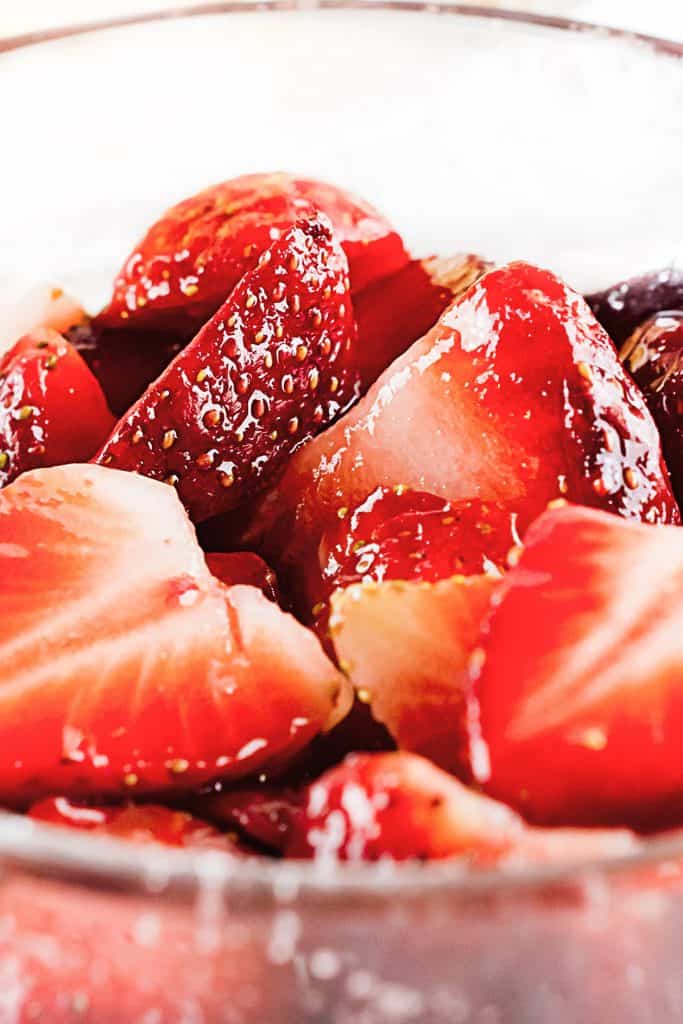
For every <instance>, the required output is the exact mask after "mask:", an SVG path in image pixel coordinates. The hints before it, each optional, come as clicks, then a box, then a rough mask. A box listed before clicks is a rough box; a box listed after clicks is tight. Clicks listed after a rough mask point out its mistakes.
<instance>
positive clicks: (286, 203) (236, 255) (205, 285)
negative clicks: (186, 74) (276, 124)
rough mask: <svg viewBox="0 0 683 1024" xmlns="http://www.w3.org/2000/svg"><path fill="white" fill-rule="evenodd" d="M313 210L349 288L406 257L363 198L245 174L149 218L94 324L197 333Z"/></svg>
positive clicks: (282, 177)
mask: <svg viewBox="0 0 683 1024" xmlns="http://www.w3.org/2000/svg"><path fill="white" fill-rule="evenodd" d="M316 211H320V212H322V213H324V214H325V215H326V216H327V217H329V218H330V221H331V222H332V226H333V228H334V231H335V235H336V236H337V238H338V239H339V241H340V242H341V243H342V245H343V246H344V249H345V251H346V255H347V257H348V261H349V271H350V275H351V282H352V287H353V290H354V291H358V290H360V289H362V288H365V287H366V286H367V285H368V284H369V283H370V282H372V281H373V280H375V279H377V278H380V277H384V276H385V275H387V274H391V273H393V272H394V271H395V270H398V268H399V267H401V266H402V265H403V264H404V263H406V262H407V261H408V256H407V254H406V252H405V249H404V247H403V243H402V241H401V239H400V237H399V236H398V235H397V233H396V232H395V231H394V230H393V228H392V227H391V226H390V225H389V224H388V223H387V221H386V220H385V219H384V217H382V216H381V214H379V213H378V212H377V210H375V209H374V208H373V207H372V206H370V205H369V203H366V202H364V201H363V200H361V199H358V198H357V197H355V196H352V195H350V194H349V193H348V192H345V191H343V190H342V189H340V188H337V187H336V186H334V185H329V184H327V183H325V182H320V181H312V180H310V179H306V178H297V177H294V176H292V175H291V174H285V173H275V174H248V175H244V176H243V177H240V178H233V179H231V180H230V181H226V182H223V183H221V184H220V185H214V186H212V187H211V188H207V189H205V190H204V191H202V192H199V193H198V194H197V195H195V196H192V197H191V198H189V199H185V200H183V201H182V202H180V203H178V204H177V206H174V207H172V208H171V209H170V210H168V211H167V212H166V213H165V214H164V215H163V216H162V217H161V218H160V220H158V221H157V222H156V223H155V224H153V225H152V227H151V228H150V229H149V231H148V232H147V234H146V235H145V237H144V238H143V239H142V240H141V241H140V242H139V243H138V245H137V246H136V247H135V249H134V250H133V252H132V253H131V254H130V256H129V257H128V258H127V260H126V262H125V263H124V265H123V267H122V268H121V271H120V272H119V275H118V277H117V278H116V281H115V283H114V292H113V295H112V298H111V301H110V303H109V305H108V306H107V308H106V309H105V310H103V312H102V313H101V314H100V315H99V317H98V318H97V321H98V323H100V324H103V325H105V324H106V325H107V326H110V327H111V326H114V325H116V324H122V323H123V324H126V325H132V324H136V323H137V324H146V325H149V326H155V327H169V326H171V327H173V328H174V329H178V328H180V329H185V328H186V327H187V325H188V323H189V324H194V325H195V329H196V328H197V327H198V326H199V325H200V324H202V323H203V322H204V321H205V320H207V319H208V318H209V317H210V316H212V315H213V313H215V311H216V310H217V309H218V307H219V306H220V305H221V304H222V303H223V302H224V301H225V298H226V296H227V295H229V294H230V292H231V291H232V290H233V288H234V287H235V286H236V284H237V282H238V281H239V280H240V279H241V278H242V277H243V276H244V274H245V273H247V272H248V271H250V270H251V269H252V268H253V267H254V265H255V263H256V261H257V259H258V257H259V255H260V254H261V253H262V252H263V251H264V250H265V249H267V248H268V246H269V245H270V244H271V243H272V241H273V240H274V239H276V238H278V237H279V235H280V234H281V233H283V232H285V231H287V230H288V229H289V228H291V227H292V225H293V224H294V223H295V222H296V221H297V220H299V219H300V218H301V217H302V216H309V215H311V214H313V213H315V212H316Z"/></svg>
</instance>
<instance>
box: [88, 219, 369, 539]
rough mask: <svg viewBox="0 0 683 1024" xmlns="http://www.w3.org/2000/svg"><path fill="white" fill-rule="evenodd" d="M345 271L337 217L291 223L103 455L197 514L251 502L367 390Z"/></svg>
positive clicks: (101, 457) (106, 462)
mask: <svg viewBox="0 0 683 1024" xmlns="http://www.w3.org/2000/svg"><path fill="white" fill-rule="evenodd" d="M346 272H347V263H346V258H345V256H344V254H343V252H342V251H341V249H340V248H339V246H338V245H337V243H336V242H335V241H334V239H333V236H332V232H331V229H330V226H329V221H327V219H326V218H322V217H319V216H316V217H313V218H311V219H309V220H304V221H301V222H300V223H299V224H297V226H296V227H294V228H291V229H290V230H288V231H286V232H285V233H284V234H283V235H282V237H281V238H280V239H278V241H276V242H274V243H273V245H272V246H271V247H270V248H269V249H266V250H265V252H264V253H263V254H262V255H261V258H260V259H259V262H258V265H257V266H256V267H255V268H254V269H253V270H252V271H251V272H250V273H248V274H246V275H245V277H244V278H243V279H242V280H241V281H240V283H239V284H238V285H237V287H236V288H235V290H234V292H233V293H232V295H231V296H230V297H229V298H228V300H227V301H226V302H225V303H224V304H223V305H222V306H221V308H220V309H219V310H218V312H217V313H216V314H215V316H214V317H213V318H212V319H211V320H209V322H208V323H207V324H205V326H204V327H203V328H202V329H201V331H200V332H199V334H198V335H197V336H196V338H195V339H194V340H193V341H192V342H191V343H190V344H189V345H188V346H187V348H186V349H184V351H183V352H181V353H180V355H179V356H178V357H177V358H176V359H175V360H174V361H173V362H172V363H171V365H170V366H169V367H168V369H166V370H165V372H164V373H163V374H162V375H161V377H159V378H158V380H156V381H155V383H154V384H153V385H152V386H151V387H150V388H149V389H148V390H147V391H146V392H145V394H144V395H143V396H142V398H141V399H140V401H139V402H138V403H137V404H136V405H135V406H133V408H132V409H131V410H130V411H129V412H128V413H127V414H126V416H124V418H123V419H122V420H121V421H120V422H119V423H118V425H117V427H116V429H115V430H114V433H113V434H112V436H111V438H110V439H109V441H108V442H107V443H106V444H105V446H104V447H103V449H102V451H101V452H100V454H99V456H98V461H99V462H101V463H103V464H104V465H111V466H112V467H113V468H116V469H128V470H134V471H135V472H137V473H143V474H144V475H146V476H151V477H153V478H155V479H158V480H165V481H166V482H168V483H171V484H173V485H174V486H175V487H177V490H178V493H179V495H180V497H181V499H182V501H183V503H184V504H185V506H186V508H187V509H188V511H189V512H190V514H191V516H192V518H193V519H195V520H197V521H199V520H202V519H207V518H209V517H210V516H213V515H217V514H218V513H220V512H223V511H226V510H227V509H230V508H234V507H235V506H237V505H239V504H241V503H242V502H244V501H245V500H246V498H248V497H250V496H251V495H252V494H254V492H255V491H257V490H258V489H259V488H262V487H263V486H264V484H266V483H267V482H268V481H269V479H271V478H272V477H273V475H274V474H275V473H277V471H278V470H279V469H280V468H281V466H282V465H283V463H284V461H285V460H286V459H287V456H288V455H289V454H290V453H291V452H292V451H294V450H295V449H296V448H297V447H299V446H300V445H301V444H302V442H304V441H306V440H307V439H308V438H310V437H312V436H313V435H314V434H315V433H317V432H318V430H320V429H321V427H323V426H324V425H325V424H326V423H329V421H330V420H331V419H333V418H334V417H335V416H336V415H337V414H338V413H339V412H340V410H342V409H343V408H344V406H345V405H347V404H348V403H349V401H350V400H352V398H353V396H354V394H355V392H356V387H357V374H356V372H355V369H354V351H353V349H354V341H355V322H354V319H353V313H352V310H351V301H350V298H349V292H348V277H347V274H346Z"/></svg>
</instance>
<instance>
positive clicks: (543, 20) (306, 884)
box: [0, 0, 683, 906]
mask: <svg viewBox="0 0 683 1024" xmlns="http://www.w3.org/2000/svg"><path fill="white" fill-rule="evenodd" d="M310 10H323V11H338V10H346V11H356V12H357V11H361V10H372V11H390V12H403V13H410V14H420V13H429V14H439V15H441V14H443V15H454V16H457V17H460V18H463V19H466V18H475V19H488V20H490V21H492V22H498V23H508V24H510V23H512V24H520V25H525V26H530V27H540V28H546V29H549V30H561V31H571V32H578V33H586V34H590V35H593V36H595V37H596V38H603V39H618V40H621V41H623V42H626V43H635V44H641V45H642V44H645V45H646V46H649V47H650V48H651V49H652V50H653V51H654V52H655V53H656V54H658V55H660V56H670V57H674V58H683V42H676V41H674V40H671V39H665V38H662V37H659V36H653V35H648V34H646V33H641V32H633V31H629V30H625V29H619V28H615V27H611V26H603V25H596V24H594V23H592V22H587V21H582V20H575V19H569V18H563V17H559V16H554V15H546V14H537V13H533V12H526V11H520V10H506V9H502V8H493V7H490V6H486V5H479V4H467V3H449V2H442V0H222V2H213V3H200V4H194V5H192V6H187V5H175V6H172V7H167V8H163V9H161V10H159V11H155V12H148V13H143V14H137V15H135V14H131V15H122V16H119V17H113V18H107V19H103V20H93V21H88V22H79V23H75V24H72V25H67V26H62V27H59V28H49V29H43V30H40V31H35V32H28V33H24V34H21V35H15V36H9V37H7V38H5V39H0V55H2V54H5V53H10V52H13V51H16V50H20V49H23V48H27V47H32V46H35V45H37V44H42V43H50V42H53V41H59V40H63V39H66V38H69V37H72V36H80V35H85V34H88V33H92V32H101V31H107V30H110V29H119V28H126V27H132V26H137V25H143V24H149V23H154V22H160V21H168V20H175V19H178V20H180V19H186V18H195V17H202V16H204V15H216V14H221V15H228V14H233V13H266V12H282V11H290V12H297V11H310ZM681 859H683V829H681V830H678V831H675V832H669V833H663V834H661V835H659V836H655V837H652V838H648V839H645V840H644V841H643V843H642V845H641V846H639V847H638V848H637V849H636V850H634V851H632V852H628V853H623V854H619V855H611V856H608V857H601V858H594V859H591V860H580V861H578V860H568V861H566V862H563V863H561V864H553V865H542V866H539V865H519V866H511V867H505V868H491V869H484V870H477V871H472V870H471V869H468V868H467V866H466V865H465V864H464V863H463V861H462V860H456V859H454V860H451V861H434V862H431V863H429V864H417V863H415V862H405V863H393V862H384V863H382V862H380V863H374V864H373V863H362V864H344V863H341V864H340V863H335V864H330V863H319V862H315V861H294V860H277V859H271V858H265V857H253V858H242V857H232V856H230V855H229V854H226V853H224V852H221V851H215V850H208V849H206V850H190V849H172V848H169V847H163V846H159V845H156V844H150V845H139V846H138V847H137V848H136V850H135V856H131V844H130V842H127V841H125V840H122V839H115V838H110V837H104V836H99V835H93V834H92V833H89V832H76V831H71V830H68V829H65V828H64V829H63V828H59V827H55V826H54V825H50V824H46V823H43V822H39V821H35V820H32V819H30V818H27V817H26V816H24V815H19V814H13V813H11V812H9V811H2V810H0V872H3V873H4V872H5V871H6V870H7V869H9V870H10V871H11V870H13V869H18V870H19V871H22V870H23V871H29V872H31V873H32V874H33V875H35V876H39V877H44V878H48V879H57V880H59V881H63V882H67V883H69V882H71V883H78V884H84V885H89V886H95V887H98V888H108V889H111V890H115V891H117V892H118V891H124V892H131V893H141V894H146V895H151V894H160V893H162V892H163V893H164V894H166V893H167V892H168V893H173V894H176V895H180V896H185V897H186V896H188V895H190V896H192V895H194V896H196V895H197V893H201V892H203V891H205V890H210V891H215V892H217V893H220V894H223V895H225V896H231V897H232V896H236V897H238V898H239V899H240V903H242V902H244V901H246V902H247V903H249V904H256V905H264V904H265V905H272V904H277V905H280V904H283V905H286V904H290V903H292V902H293V901H296V904H297V906H299V905H301V904H306V903H310V902H313V903H320V902H325V903H328V902H332V903H343V904H344V905H346V906H349V905H351V904H353V903H356V902H359V901H360V902H363V903H366V902H369V901H380V902H382V901H385V900H387V899H388V898H390V897H392V896H396V895H400V896H401V899H402V900H405V899H413V898H414V899H420V900H424V899H425V898H431V897H433V898H435V899H437V900H443V899H444V898H445V897H446V896H451V897H452V896H455V897H458V898H462V899H466V898H474V899H480V898H482V897H485V896H508V895H510V896H512V895H514V894H516V893H517V894H519V893H527V894H528V893H529V892H532V893H533V892H542V891H543V890H547V888H548V887H549V886H551V887H553V889H557V887H558V886H559V887H560V888H564V889H566V890H570V889H571V890H575V889H576V887H577V886H579V887H582V886H584V885H586V884H587V883H589V882H590V881H593V880H595V879H603V880H604V881H607V880H608V879H610V878H614V877H615V876H620V875H626V874H629V873H632V872H634V871H635V872H638V871H641V870H645V871H647V870H648V869H652V868H662V867H665V866H666V865H667V863H670V862H672V861H678V860H681Z"/></svg>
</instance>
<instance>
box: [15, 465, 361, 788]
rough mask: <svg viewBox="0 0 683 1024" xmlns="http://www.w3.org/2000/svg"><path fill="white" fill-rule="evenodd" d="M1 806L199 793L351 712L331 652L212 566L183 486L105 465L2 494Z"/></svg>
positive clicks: (40, 474)
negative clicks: (181, 495)
mask: <svg viewBox="0 0 683 1024" xmlns="http://www.w3.org/2000/svg"><path fill="white" fill-rule="evenodd" d="M0 620H1V621H2V635H1V637H0V664H1V665H2V681H1V683H0V749H1V750H2V758H1V760H0V800H1V801H4V802H5V803H9V804H12V805H16V804H20V803H22V802H24V801H27V800H30V799H36V798H39V797H40V796H41V795H47V794H50V793H55V792H57V793H63V794H65V795H67V796H89V795H100V796H104V795H108V794H120V793H122V792H126V791H128V793H129V794H130V793H131V792H132V791H135V792H154V791H162V790H168V789H177V788H179V787H183V788H189V787H191V786H194V785H198V784H202V783H203V782H205V781H208V780H210V779H212V778H216V777H218V776H220V777H224V778H231V777H242V776H247V775H250V774H252V773H253V772H255V771H258V770H260V768H261V766H262V765H264V764H267V763H268V762H269V761H270V760H271V759H274V758H278V759H279V760H283V759H285V758H286V757H287V756H291V755H292V754H294V753H295V752H296V751H298V750H299V749H301V748H302V747H303V746H305V745H306V743H307V742H308V741H309V740H310V739H311V737H312V736H314V735H315V734H316V733H317V732H319V731H320V730H321V729H323V728H328V727H331V726H332V725H333V724H334V723H335V721H337V720H338V719H339V717H340V716H341V715H343V714H344V713H345V712H346V711H347V710H348V705H349V699H348V686H347V685H346V684H345V681H344V680H343V678H342V677H341V676H340V674H339V673H338V672H337V671H336V670H335V669H334V667H333V665H332V664H331V663H330V662H329V660H328V659H327V658H326V657H325V656H324V654H323V652H322V651H321V649H320V646H319V644H318V641H317V640H316V639H315V637H314V636H313V635H312V634H311V633H309V632H308V631H307V630H306V629H304V627H303V626H301V625H299V623H298V622H296V620H295V619H293V618H292V617H291V616H289V615H285V614H284V613H283V612H282V611H280V609H279V608H278V607H277V605H275V604H273V602H272V601H268V600H267V599H266V598H265V597H264V596H263V594H261V593H260V591H258V590H257V589H256V588H255V587H249V586H235V587H224V586H223V585H222V584H221V583H220V582H219V581H218V580H216V579H215V578H214V577H213V576H212V575H211V573H210V572H209V570H208V568H207V566H206V563H205V561H204V557H203V555H202V552H201V550H200V548H199V546H198V544H197V542H196V538H195V536H194V531H193V530H192V527H191V525H190V523H189V522H188V520H187V518H186V516H185V514H184V512H183V509H182V506H181V505H180V503H179V502H178V500H177V498H176V495H175V494H174V491H173V489H172V488H169V487H166V486H164V485H163V484H158V483H155V482H153V481H151V480H146V479H145V478H144V477H140V476H137V475H135V474H133V473H118V472H115V471H113V470H108V469H103V468H102V467H100V466H65V467H60V468H56V469H47V470H36V471H34V472H32V473H27V474H24V475H23V476H22V477H20V479H19V480H16V481H15V482H14V483H13V484H10V486H9V487H7V488H5V490H3V491H1V492H0Z"/></svg>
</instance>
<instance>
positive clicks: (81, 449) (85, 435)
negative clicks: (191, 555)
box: [0, 328, 114, 487]
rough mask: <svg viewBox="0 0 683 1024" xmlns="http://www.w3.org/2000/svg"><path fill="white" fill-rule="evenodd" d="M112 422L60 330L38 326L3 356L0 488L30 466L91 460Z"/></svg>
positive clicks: (0, 369)
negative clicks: (58, 332)
mask: <svg viewBox="0 0 683 1024" xmlns="http://www.w3.org/2000/svg"><path fill="white" fill-rule="evenodd" d="M113 424H114V417H113V416H112V415H111V413H110V412H109V409H108V408H107V403H106V402H105V399H104V395H103V394H102V391H101V389H100V386H99V384H98V383H97V381H96V380H95V378H94V377H93V375H92V374H91V372H90V370H89V369H88V367H87V366H86V365H85V363H84V362H83V360H82V359H81V357H80V356H79V355H78V353H77V352H76V351H75V349H74V348H73V347H72V346H71V345H70V344H69V343H68V342H67V341H65V340H64V338H62V337H61V336H60V335H59V334H57V333H56V331H53V330H50V329H49V328H39V329H37V330H35V331H33V332H32V333H31V334H27V335H26V336H25V337H23V338H21V339H20V341H18V342H17V343H16V344H15V345H14V346H13V347H12V348H11V349H10V350H9V351H8V352H6V353H5V355H4V356H3V357H2V359H0V487H3V486H4V485H5V484H7V483H9V482H10V481H11V480H14V479H15V477H17V476H19V474H20V473H23V472H24V471H25V470H28V469H36V468H38V467H40V466H54V465H58V464H60V463H64V462H85V461H87V459H89V458H91V456H93V455H94V454H95V452H96V451H97V449H98V448H99V446H100V445H101V444H102V441H103V440H104V438H105V437H106V436H107V434H108V433H109V431H110V430H111V428H112V426H113Z"/></svg>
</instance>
